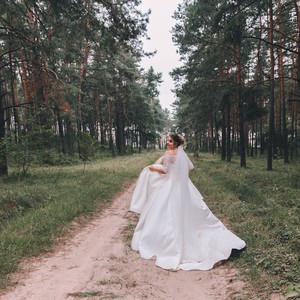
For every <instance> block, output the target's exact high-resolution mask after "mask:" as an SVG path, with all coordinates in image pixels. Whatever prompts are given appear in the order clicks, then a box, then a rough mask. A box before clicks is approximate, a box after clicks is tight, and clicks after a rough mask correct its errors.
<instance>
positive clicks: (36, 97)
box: [0, 0, 168, 174]
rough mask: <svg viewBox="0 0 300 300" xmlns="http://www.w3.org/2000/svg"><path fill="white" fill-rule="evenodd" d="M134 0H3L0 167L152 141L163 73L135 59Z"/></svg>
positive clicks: (140, 23) (159, 116) (142, 22)
mask: <svg viewBox="0 0 300 300" xmlns="http://www.w3.org/2000/svg"><path fill="white" fill-rule="evenodd" d="M138 3H139V1H131V0H129V1H121V2H120V3H114V2H113V1H1V4H0V11H1V19H0V26H1V27H0V30H1V37H0V42H1V44H0V46H1V48H0V58H1V61H0V140H1V144H0V174H7V172H8V166H10V165H11V166H12V167H18V168H21V169H22V170H23V171H24V172H25V173H26V169H27V167H28V165H29V164H31V163H32V162H33V161H34V162H35V163H36V162H39V163H50V164H51V163H54V162H55V161H57V160H58V161H59V160H63V158H64V156H65V157H66V156H69V157H79V158H80V159H83V160H86V159H87V158H88V157H90V156H91V155H92V153H93V151H96V149H100V148H101V146H102V147H103V148H109V149H110V152H111V153H112V155H113V156H114V155H116V154H118V155H124V154H125V153H126V148H128V149H127V152H128V151H129V152H130V151H132V148H139V149H141V148H147V147H148V148H149V147H153V145H154V144H155V143H157V136H158V132H159V131H162V129H163V125H164V120H165V119H167V115H168V112H167V111H166V110H163V109H162V107H161V106H160V104H159V100H158V88H157V87H158V85H159V83H160V82H161V74H160V73H156V72H155V71H154V70H153V68H150V69H149V70H144V69H142V68H141V67H140V66H139V61H140V59H141V57H142V56H143V55H153V54H151V53H144V51H143V48H142V45H141V43H140V38H141V37H142V36H144V35H146V24H147V20H148V14H147V13H146V14H142V13H141V12H140V11H139V10H138V9H137V8H136V7H137V5H138Z"/></svg>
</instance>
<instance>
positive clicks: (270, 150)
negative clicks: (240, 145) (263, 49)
mask: <svg viewBox="0 0 300 300" xmlns="http://www.w3.org/2000/svg"><path fill="white" fill-rule="evenodd" d="M269 28H270V29H269V43H270V49H269V50H270V107H269V134H268V161H267V169H268V171H271V170H272V163H273V145H274V105H275V103H274V102H275V94H274V88H275V82H274V68H275V66H274V64H275V60H274V46H273V28H274V25H273V1H272V0H269Z"/></svg>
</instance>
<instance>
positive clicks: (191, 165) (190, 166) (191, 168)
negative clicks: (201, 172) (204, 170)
mask: <svg viewBox="0 0 300 300" xmlns="http://www.w3.org/2000/svg"><path fill="white" fill-rule="evenodd" d="M188 165H189V170H193V169H194V168H195V167H194V165H193V163H192V162H191V160H190V158H189V157H188Z"/></svg>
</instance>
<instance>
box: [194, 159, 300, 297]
mask: <svg viewBox="0 0 300 300" xmlns="http://www.w3.org/2000/svg"><path fill="white" fill-rule="evenodd" d="M193 161H194V162H195V165H196V169H195V170H194V171H193V172H192V174H191V179H192V181H193V182H194V184H195V185H196V186H197V188H198V189H199V191H200V192H201V194H202V195H203V197H204V200H205V202H206V203H207V204H208V206H209V207H210V208H211V210H212V211H213V212H214V213H215V214H216V215H217V216H218V217H219V218H220V219H221V220H223V221H224V222H225V223H226V224H227V225H229V227H230V229H232V230H233V231H234V232H235V233H236V234H237V235H238V236H240V237H241V238H242V239H244V240H245V241H246V244H247V248H246V250H245V251H243V252H241V253H239V254H238V257H237V256H235V255H233V256H232V258H231V261H232V263H233V264H235V265H236V266H237V267H239V269H240V270H241V271H242V273H243V274H244V275H246V276H247V278H248V279H250V281H251V283H252V285H253V286H254V288H255V293H256V294H257V295H256V297H258V298H256V299H269V298H268V296H269V295H270V294H271V293H273V292H279V293H286V291H288V290H293V287H297V286H298V284H299V283H300V251H299V249H300V172H299V170H300V165H299V163H297V164H287V165H284V164H283V162H282V161H281V160H278V161H274V170H273V171H266V159H265V158H256V159H250V158H249V159H248V161H247V164H248V167H247V168H240V167H239V161H237V160H236V161H233V162H232V163H227V162H222V161H220V159H219V157H217V156H212V155H209V154H207V155H201V156H200V158H199V159H197V158H195V159H193ZM294 294H295V293H294ZM264 297H267V298H264ZM297 297H298V298H297ZM296 298H297V299H299V298H300V293H299V294H298V296H297V295H296V297H295V298H289V299H296ZM249 299H250V298H249Z"/></svg>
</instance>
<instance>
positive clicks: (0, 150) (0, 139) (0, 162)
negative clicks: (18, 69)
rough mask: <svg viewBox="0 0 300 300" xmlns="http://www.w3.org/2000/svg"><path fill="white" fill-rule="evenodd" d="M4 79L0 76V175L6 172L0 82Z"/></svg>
mask: <svg viewBox="0 0 300 300" xmlns="http://www.w3.org/2000/svg"><path fill="white" fill-rule="evenodd" d="M3 82H4V80H2V78H1V77H0V176H3V175H7V174H8V168H7V158H6V145H5V140H4V138H5V118H4V92H3V91H2V84H3Z"/></svg>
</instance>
